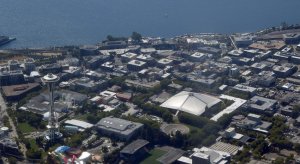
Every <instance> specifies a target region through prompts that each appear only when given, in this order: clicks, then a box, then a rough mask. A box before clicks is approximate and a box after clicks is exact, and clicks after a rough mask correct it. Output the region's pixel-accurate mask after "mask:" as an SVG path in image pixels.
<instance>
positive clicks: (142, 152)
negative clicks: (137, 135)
mask: <svg viewBox="0 0 300 164" xmlns="http://www.w3.org/2000/svg"><path fill="white" fill-rule="evenodd" d="M148 144H149V142H148V141H146V140H142V139H138V140H135V141H133V142H131V143H130V144H129V145H127V146H125V147H124V148H123V149H122V150H121V151H120V157H121V159H123V160H125V161H126V162H129V163H136V162H139V161H140V160H141V159H143V158H144V157H145V156H146V155H147V154H148V153H147V150H146V149H147V148H146V147H147V145H148Z"/></svg>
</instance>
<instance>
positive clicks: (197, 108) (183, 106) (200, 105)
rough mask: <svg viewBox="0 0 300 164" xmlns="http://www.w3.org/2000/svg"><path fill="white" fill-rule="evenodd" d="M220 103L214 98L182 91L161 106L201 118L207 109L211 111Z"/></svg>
mask: <svg viewBox="0 0 300 164" xmlns="http://www.w3.org/2000/svg"><path fill="white" fill-rule="evenodd" d="M219 102H221V100H220V99H218V98H216V97H213V96H209V95H206V94H201V93H193V92H187V91H182V92H180V93H178V94H176V95H174V96H173V97H171V98H170V99H168V100H167V101H165V102H164V103H162V104H161V105H160V106H161V107H164V108H169V109H175V110H179V111H184V112H187V113H190V114H194V115H197V116H199V115H201V114H202V113H204V112H205V110H206V109H209V108H210V107H212V106H214V105H216V104H217V103H219Z"/></svg>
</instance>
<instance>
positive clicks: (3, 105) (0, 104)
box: [0, 93, 27, 157]
mask: <svg viewBox="0 0 300 164" xmlns="http://www.w3.org/2000/svg"><path fill="white" fill-rule="evenodd" d="M0 107H1V108H0V110H1V112H0V113H1V116H0V117H1V120H3V117H4V116H8V118H9V123H10V126H11V127H12V129H10V130H11V131H10V134H9V135H10V138H19V136H18V133H17V130H16V126H15V124H14V123H13V121H12V119H11V118H10V116H9V115H8V113H7V106H6V103H5V101H4V99H3V97H2V94H1V93H0ZM20 148H21V149H20V151H21V152H22V153H23V155H24V157H25V156H26V151H27V149H26V147H25V145H24V144H23V143H20Z"/></svg>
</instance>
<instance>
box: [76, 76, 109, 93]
mask: <svg viewBox="0 0 300 164" xmlns="http://www.w3.org/2000/svg"><path fill="white" fill-rule="evenodd" d="M105 86H106V81H105V80H100V81H94V80H91V79H90V78H88V77H82V78H80V79H77V80H75V81H73V82H72V83H71V85H70V89H72V90H75V91H76V90H77V91H78V90H85V91H89V92H90V91H93V92H94V91H98V90H100V89H102V88H104V87H105Z"/></svg>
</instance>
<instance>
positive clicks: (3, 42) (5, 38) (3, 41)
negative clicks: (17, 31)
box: [0, 36, 16, 46]
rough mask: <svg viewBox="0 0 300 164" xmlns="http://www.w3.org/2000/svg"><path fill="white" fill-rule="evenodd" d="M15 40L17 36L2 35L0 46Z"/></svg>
mask: <svg viewBox="0 0 300 164" xmlns="http://www.w3.org/2000/svg"><path fill="white" fill-rule="evenodd" d="M14 40H16V38H10V37H8V36H0V46H3V45H5V44H7V43H9V42H11V41H14Z"/></svg>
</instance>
